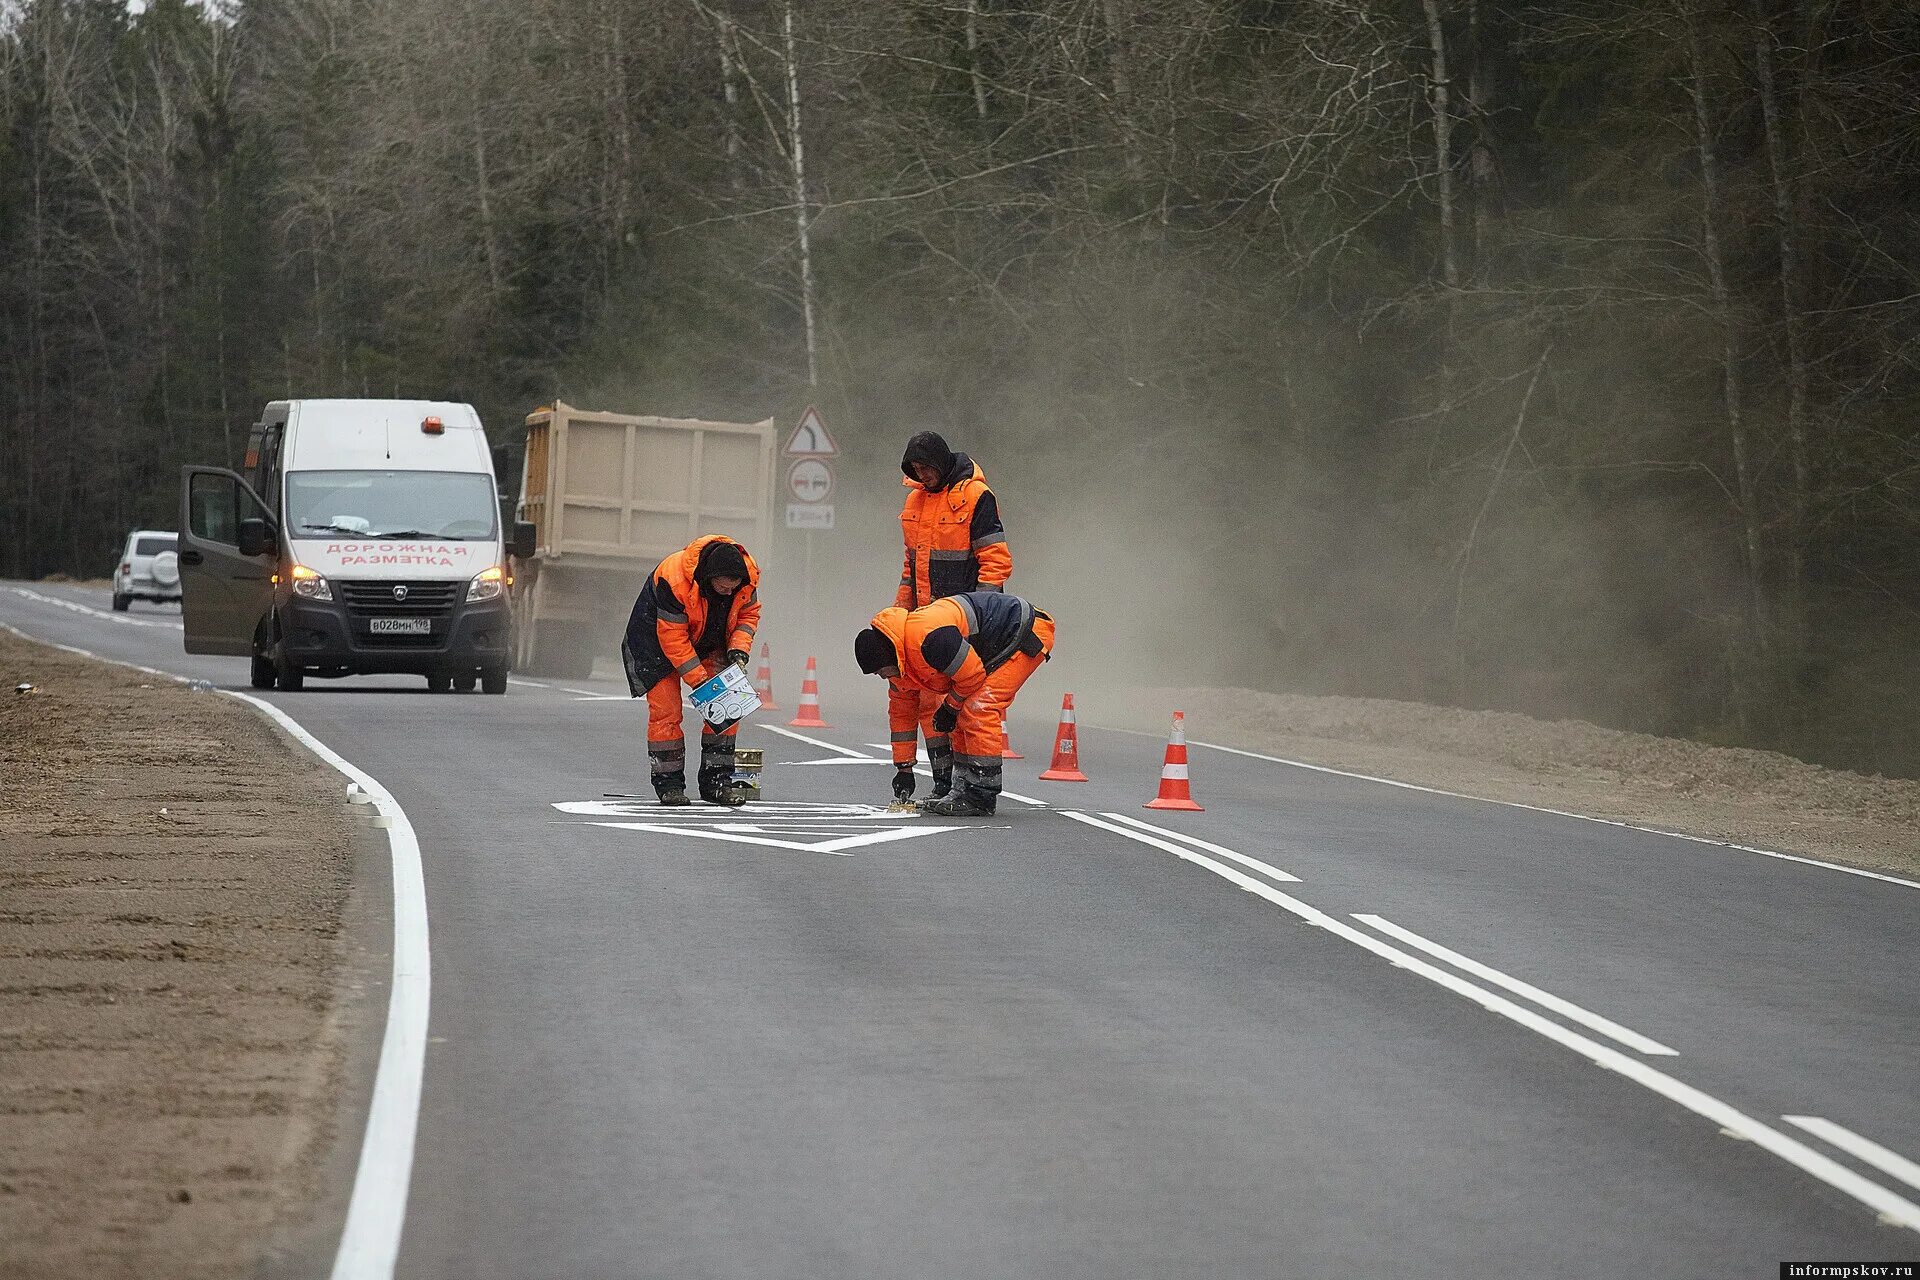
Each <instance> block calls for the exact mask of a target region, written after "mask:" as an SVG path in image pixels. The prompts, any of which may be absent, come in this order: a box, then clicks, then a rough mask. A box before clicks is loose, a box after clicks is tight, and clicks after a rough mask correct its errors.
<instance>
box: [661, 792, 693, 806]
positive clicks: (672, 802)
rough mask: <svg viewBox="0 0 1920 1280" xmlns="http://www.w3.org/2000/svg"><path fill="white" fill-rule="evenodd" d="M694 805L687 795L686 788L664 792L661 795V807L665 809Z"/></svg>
mask: <svg viewBox="0 0 1920 1280" xmlns="http://www.w3.org/2000/svg"><path fill="white" fill-rule="evenodd" d="M692 803H693V801H691V800H689V799H687V793H686V791H685V789H684V788H678V787H676V788H674V789H673V790H671V791H662V792H661V793H660V807H661V808H663V809H667V808H672V807H674V806H676V805H683V804H692Z"/></svg>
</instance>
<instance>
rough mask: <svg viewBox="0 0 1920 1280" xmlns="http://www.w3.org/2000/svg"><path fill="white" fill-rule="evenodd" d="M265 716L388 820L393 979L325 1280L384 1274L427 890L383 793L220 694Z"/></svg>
mask: <svg viewBox="0 0 1920 1280" xmlns="http://www.w3.org/2000/svg"><path fill="white" fill-rule="evenodd" d="M228 696H229V697H233V698H238V699H239V700H240V701H242V702H247V703H251V704H252V705H253V706H255V707H257V708H259V709H260V710H261V711H263V712H265V713H266V714H267V715H269V716H271V717H272V718H273V719H274V721H275V722H277V723H278V724H279V725H280V727H281V728H283V729H285V730H286V731H287V732H288V733H290V734H292V735H293V736H294V737H295V738H297V739H299V740H300V742H302V743H303V744H305V746H306V747H307V749H308V750H310V751H312V752H313V753H314V754H315V755H317V756H319V757H320V758H321V759H322V760H325V761H326V762H327V763H328V764H330V765H332V766H333V767H334V768H335V769H337V770H339V771H340V772H341V773H343V774H345V775H346V776H347V777H349V778H351V779H353V780H354V781H355V782H357V783H359V784H360V789H361V790H362V791H365V792H366V793H367V794H368V795H370V796H372V797H373V803H374V807H375V808H377V809H378V810H379V812H380V814H381V816H382V817H385V818H387V819H389V820H390V825H389V826H388V827H387V846H388V850H389V853H390V861H391V865H392V868H393V980H392V984H391V986H390V987H389V989H388V992H387V1029H386V1034H385V1036H384V1037H383V1038H382V1040H381V1043H380V1065H379V1066H378V1067H377V1068H376V1069H375V1071H374V1077H373V1102H372V1105H371V1106H369V1107H368V1109H367V1130H366V1135H365V1136H364V1137H363V1138H362V1139H361V1142H360V1165H359V1168H358V1169H357V1170H356V1171H355V1173H354V1176H353V1195H352V1198H351V1199H350V1200H349V1201H348V1203H347V1223H346V1227H345V1228H344V1229H343V1230H342V1231H341V1233H340V1248H339V1251H338V1252H337V1253H335V1254H334V1259H333V1280H373V1278H375V1277H390V1276H392V1275H393V1270H394V1266H395V1264H396V1263H397V1262H398V1261H399V1258H400V1233H401V1230H402V1229H403V1228H404V1227H405V1225H406V1219H407V1191H408V1187H409V1185H410V1184H411V1183H412V1180H413V1145H414V1135H415V1131H416V1130H417V1129H418V1127H419V1123H420V1085H421V1079H422V1077H423V1076H424V1075H425V1073H426V1057H427V1015H428V1011H429V1007H430V1004H431V997H432V959H431V954H430V951H429V947H428V942H427V887H426V877H425V874H424V872H423V871H422V869H421V865H420V841H419V839H418V838H417V837H416V836H415V834H414V830H413V823H411V822H409V821H408V820H407V813H406V810H404V809H402V808H401V807H400V802H399V801H397V800H395V799H394V798H393V793H392V792H390V791H388V790H387V789H386V788H385V787H383V786H381V785H380V783H379V782H378V781H377V780H375V779H374V777H373V776H372V775H371V774H369V773H367V772H366V771H364V770H363V769H361V768H359V767H358V766H357V765H354V764H352V763H350V762H349V761H347V760H345V759H343V758H342V757H341V756H339V755H338V754H337V753H335V752H334V751H333V750H332V749H331V748H329V747H328V746H327V744H326V743H324V742H322V741H320V740H319V739H318V738H316V737H314V736H313V735H312V734H311V733H309V732H307V730H306V729H305V728H303V727H302V726H301V725H300V723H299V721H297V720H295V719H294V718H293V717H292V716H290V715H288V714H287V713H286V712H284V711H282V710H281V709H280V708H278V707H276V706H274V705H273V704H272V703H270V702H267V701H264V700H263V699H260V698H256V697H254V696H252V695H251V694H245V693H233V692H228Z"/></svg>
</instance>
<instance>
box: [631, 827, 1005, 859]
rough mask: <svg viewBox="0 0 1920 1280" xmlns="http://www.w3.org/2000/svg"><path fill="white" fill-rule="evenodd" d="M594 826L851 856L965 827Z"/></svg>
mask: <svg viewBox="0 0 1920 1280" xmlns="http://www.w3.org/2000/svg"><path fill="white" fill-rule="evenodd" d="M593 825H594V826H596V827H615V828H617V829H619V830H622V831H652V832H657V833H659V834H661V835H673V836H694V837H697V838H698V839H701V840H725V841H727V842H728V843H731V844H758V845H768V846H771V847H772V848H775V849H793V850H796V851H798V852H800V853H831V854H834V855H835V856H837V857H842V858H848V857H852V856H853V855H852V852H851V851H852V850H854V849H861V848H865V847H867V846H869V845H876V844H890V843H892V842H893V841H895V840H911V839H913V838H914V837H915V836H930V835H933V834H935V833H937V832H941V831H965V830H967V828H965V827H923V826H914V827H882V828H881V829H879V830H877V831H862V832H860V833H858V834H856V835H849V836H838V837H835V838H834V839H831V840H815V841H802V840H780V839H776V838H775V837H773V836H759V835H750V834H747V833H745V832H743V831H742V830H741V829H740V828H738V827H726V828H724V829H722V828H715V829H713V830H710V831H707V830H702V829H700V828H699V827H682V826H675V825H673V824H671V823H666V822H596V823H594V824H593Z"/></svg>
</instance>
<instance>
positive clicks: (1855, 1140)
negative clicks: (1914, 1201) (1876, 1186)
mask: <svg viewBox="0 0 1920 1280" xmlns="http://www.w3.org/2000/svg"><path fill="white" fill-rule="evenodd" d="M1780 1118H1781V1119H1782V1120H1785V1121H1786V1122H1787V1123H1788V1124H1797V1125H1799V1126H1800V1127H1801V1128H1802V1129H1805V1130H1806V1131H1807V1132H1808V1133H1811V1134H1813V1135H1814V1136H1815V1137H1820V1138H1825V1139H1826V1140H1827V1141H1828V1142H1831V1143H1832V1144H1833V1145H1834V1146H1836V1147H1838V1148H1840V1149H1841V1150H1842V1151H1844V1152H1846V1153H1847V1154H1848V1155H1850V1156H1852V1157H1853V1158H1854V1159H1856V1160H1859V1161H1861V1162H1862V1163H1864V1164H1870V1165H1872V1166H1873V1167H1874V1168H1876V1169H1878V1170H1879V1171H1880V1172H1882V1173H1885V1174H1889V1175H1891V1176H1893V1177H1895V1178H1898V1179H1900V1181H1902V1182H1904V1183H1906V1184H1907V1185H1908V1186H1910V1187H1912V1188H1913V1189H1914V1190H1916V1191H1920V1164H1915V1163H1914V1162H1913V1161H1911V1160H1909V1159H1907V1158H1906V1157H1905V1156H1903V1155H1901V1154H1900V1153H1899V1152H1898V1151H1891V1150H1888V1149H1887V1148H1886V1147H1883V1146H1881V1145H1880V1144H1879V1143H1877V1142H1875V1141H1874V1140H1873V1139H1871V1138H1863V1137H1861V1136H1860V1135H1859V1134H1857V1133H1855V1132H1854V1131H1853V1130H1851V1129H1848V1128H1846V1127H1845V1126H1843V1125H1837V1124H1835V1123H1834V1122H1833V1121H1831V1120H1825V1119H1822V1118H1821V1117H1819V1116H1781V1117H1780Z"/></svg>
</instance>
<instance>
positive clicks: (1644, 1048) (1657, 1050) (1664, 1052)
mask: <svg viewBox="0 0 1920 1280" xmlns="http://www.w3.org/2000/svg"><path fill="white" fill-rule="evenodd" d="M1353 918H1354V919H1355V920H1358V921H1360V922H1362V923H1363V924H1369V925H1372V926H1373V927H1374V928H1376V929H1378V930H1379V931H1380V932H1382V933H1384V934H1386V935H1387V936H1388V937H1390V938H1397V939H1399V940H1400V941H1401V942H1404V943H1406V944H1407V945H1408V946H1410V947H1417V948H1419V949H1420V950H1422V951H1424V952H1426V953H1427V954H1428V955H1430V956H1434V957H1436V958H1438V959H1441V960H1444V961H1446V962H1447V963H1448V964H1450V965H1452V966H1453V967H1454V968H1456V969H1460V970H1463V971H1464V972H1467V973H1470V974H1472V975H1473V976H1474V977H1476V978H1480V979H1483V980H1484V981H1487V982H1491V983H1493V984H1494V985H1495V986H1497V987H1505V988H1506V989H1507V990H1509V991H1511V992H1513V993H1514V994H1515V995H1517V996H1520V997H1522V998H1523V999H1527V1000H1531V1001H1533V1002H1534V1003H1535V1004H1537V1005H1539V1006H1540V1007H1541V1008H1543V1009H1551V1010H1553V1011H1554V1012H1555V1013H1557V1014H1559V1015H1560V1016H1561V1017H1563V1018H1565V1019H1567V1020H1568V1021H1569V1022H1577V1023H1579V1024H1580V1025H1581V1026H1583V1027H1586V1028H1587V1029H1588V1030H1590V1031H1598V1032H1599V1033H1600V1034H1601V1035H1603V1036H1606V1037H1607V1038H1608V1039H1610V1040H1617V1041H1619V1042H1620V1043H1621V1044H1624V1045H1626V1046H1627V1047H1628V1048H1629V1049H1633V1050H1635V1051H1636V1052H1639V1053H1644V1054H1648V1055H1650V1056H1653V1057H1663V1058H1676V1057H1679V1056H1680V1051H1679V1050H1678V1049H1669V1048H1668V1047H1667V1046H1666V1045H1664V1044H1661V1043H1660V1042H1659V1041H1658V1040H1654V1039H1650V1038H1649V1037H1647V1036H1643V1035H1641V1034H1640V1033H1639V1032H1638V1031H1635V1030H1633V1029H1632V1028H1630V1027H1623V1026H1621V1025H1620V1024H1619V1023H1617V1022H1615V1021H1613V1020H1612V1019H1611V1018H1603V1017H1601V1016H1600V1015H1599V1014H1597V1013H1594V1012H1593V1011H1592V1010H1590V1009H1583V1008H1581V1007H1580V1006H1579V1005H1577V1004H1575V1003H1574V1002H1573V1001H1571V1000H1564V999H1562V998H1561V997H1559V996H1556V995H1554V994H1553V993H1552V992H1551V991H1542V990H1541V989H1540V988H1539V987H1536V986H1534V985H1533V984H1532V983H1528V982H1522V981H1520V979H1518V978H1515V977H1513V976H1511V975H1510V974H1505V973H1502V972H1501V971H1500V970H1498V969H1496V968H1494V967H1493V966H1492V965H1486V964H1481V963H1480V962H1479V961H1478V960H1474V959H1470V958H1469V957H1467V956H1463V955H1461V954H1460V953H1459V952H1457V951H1450V950H1448V949H1447V948H1446V947H1443V946H1441V945H1440V944H1439V943H1437V942H1434V941H1432V940H1431V939H1428V938H1423V937H1421V936H1420V935H1419V934H1417V933H1415V932H1414V931H1413V930H1411V929H1403V928H1401V927H1400V926H1399V925H1397V924H1395V923H1394V922H1393V921H1391V920H1388V919H1385V918H1383V917H1381V916H1375V915H1359V914H1356V915H1355V916H1354V917H1353Z"/></svg>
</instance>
